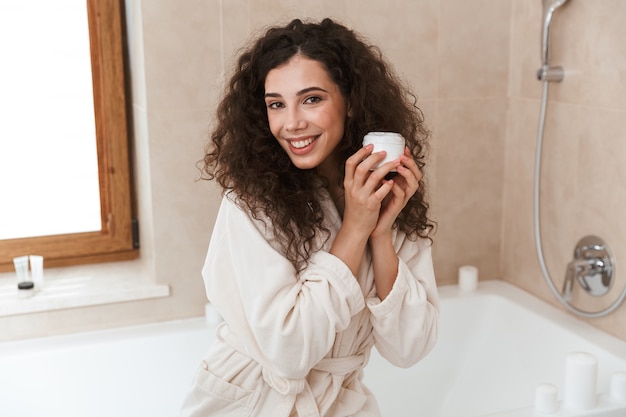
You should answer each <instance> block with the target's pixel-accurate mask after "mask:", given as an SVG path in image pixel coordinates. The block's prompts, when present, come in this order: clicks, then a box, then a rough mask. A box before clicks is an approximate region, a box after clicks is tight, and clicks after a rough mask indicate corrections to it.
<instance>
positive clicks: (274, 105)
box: [267, 101, 283, 109]
mask: <svg viewBox="0 0 626 417" xmlns="http://www.w3.org/2000/svg"><path fill="white" fill-rule="evenodd" d="M281 107H283V103H280V102H277V101H274V102H273V103H267V108H268V109H279V108H281Z"/></svg>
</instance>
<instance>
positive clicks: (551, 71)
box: [537, 0, 567, 82]
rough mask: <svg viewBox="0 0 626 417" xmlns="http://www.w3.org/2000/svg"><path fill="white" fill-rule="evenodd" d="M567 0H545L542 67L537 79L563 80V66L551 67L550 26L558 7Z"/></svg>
mask: <svg viewBox="0 0 626 417" xmlns="http://www.w3.org/2000/svg"><path fill="white" fill-rule="evenodd" d="M566 2H567V0H543V21H542V22H543V25H542V26H541V68H539V70H538V71H537V79H538V80H540V81H556V82H559V81H561V80H563V68H562V67H560V66H555V67H551V66H550V64H549V61H550V27H551V26H552V16H553V15H554V12H555V11H556V9H558V8H559V7H561V6H562V5H563V4H565V3H566Z"/></svg>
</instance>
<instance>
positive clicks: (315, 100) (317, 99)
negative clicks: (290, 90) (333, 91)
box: [304, 96, 322, 104]
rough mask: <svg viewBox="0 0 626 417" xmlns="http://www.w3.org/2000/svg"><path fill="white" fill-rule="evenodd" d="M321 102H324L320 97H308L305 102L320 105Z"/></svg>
mask: <svg viewBox="0 0 626 417" xmlns="http://www.w3.org/2000/svg"><path fill="white" fill-rule="evenodd" d="M320 101H322V99H321V97H318V96H311V97H307V99H306V100H304V102H305V103H308V104H315V103H319V102H320Z"/></svg>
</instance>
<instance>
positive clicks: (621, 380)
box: [611, 372, 626, 403]
mask: <svg viewBox="0 0 626 417" xmlns="http://www.w3.org/2000/svg"><path fill="white" fill-rule="evenodd" d="M611 398H612V399H613V400H614V401H618V402H620V403H626V372H615V373H614V374H613V375H612V376H611Z"/></svg>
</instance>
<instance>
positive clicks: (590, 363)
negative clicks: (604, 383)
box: [563, 352, 598, 410]
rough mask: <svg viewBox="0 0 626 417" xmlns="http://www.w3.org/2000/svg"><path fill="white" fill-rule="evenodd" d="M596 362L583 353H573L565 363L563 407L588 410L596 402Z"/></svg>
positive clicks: (593, 358) (590, 356) (593, 357)
mask: <svg viewBox="0 0 626 417" xmlns="http://www.w3.org/2000/svg"><path fill="white" fill-rule="evenodd" d="M597 379H598V360H597V359H596V358H595V356H593V355H590V354H589V353H585V352H573V353H570V354H569V355H567V358H566V361H565V381H564V382H565V383H564V390H563V406H564V407H565V408H568V409H571V410H590V409H592V408H593V407H595V406H596V402H597V391H596V386H597Z"/></svg>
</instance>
